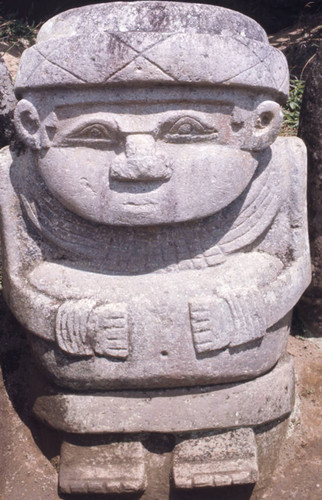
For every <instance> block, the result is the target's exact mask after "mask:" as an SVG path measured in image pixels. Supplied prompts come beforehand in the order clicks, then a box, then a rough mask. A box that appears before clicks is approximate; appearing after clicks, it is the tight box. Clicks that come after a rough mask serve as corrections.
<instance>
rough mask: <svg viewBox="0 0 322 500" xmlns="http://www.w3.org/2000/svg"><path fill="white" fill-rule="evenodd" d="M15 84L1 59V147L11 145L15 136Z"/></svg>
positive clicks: (0, 58)
mask: <svg viewBox="0 0 322 500" xmlns="http://www.w3.org/2000/svg"><path fill="white" fill-rule="evenodd" d="M16 102H17V101H16V98H15V95H14V91H13V84H12V81H11V78H10V75H9V72H8V70H7V67H6V65H5V63H4V61H3V59H2V57H0V147H3V146H5V145H6V144H9V142H10V140H11V139H12V136H13V131H14V124H13V110H14V108H15V105H16Z"/></svg>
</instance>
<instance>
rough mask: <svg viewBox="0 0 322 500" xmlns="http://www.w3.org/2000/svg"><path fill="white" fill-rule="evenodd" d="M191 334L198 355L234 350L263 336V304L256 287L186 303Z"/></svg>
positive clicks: (226, 292)
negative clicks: (225, 349) (228, 349)
mask: <svg viewBox="0 0 322 500" xmlns="http://www.w3.org/2000/svg"><path fill="white" fill-rule="evenodd" d="M189 311H190V324H191V332H192V338H193V343H194V348H195V351H196V353H197V354H204V353H211V352H214V351H218V350H221V349H224V348H226V347H228V346H231V347H235V346H238V345H241V344H246V343H247V342H251V341H252V340H255V339H258V338H261V337H263V335H264V334H265V331H266V322H265V304H264V299H263V297H262V294H261V291H260V290H259V289H258V288H255V287H253V288H247V289H246V288H240V289H234V290H232V289H228V288H227V289H225V288H224V287H223V288H222V289H218V290H217V295H215V296H212V297H199V298H196V299H192V300H191V301H190V303H189Z"/></svg>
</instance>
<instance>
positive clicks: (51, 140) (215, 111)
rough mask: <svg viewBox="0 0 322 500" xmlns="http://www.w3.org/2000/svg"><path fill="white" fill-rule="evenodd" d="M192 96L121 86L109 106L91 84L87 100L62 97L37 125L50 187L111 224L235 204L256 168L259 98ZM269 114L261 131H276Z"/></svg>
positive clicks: (181, 216) (166, 219)
mask: <svg viewBox="0 0 322 500" xmlns="http://www.w3.org/2000/svg"><path fill="white" fill-rule="evenodd" d="M123 90H124V89H123ZM188 94H190V100H187V91H186V90H180V89H176V90H175V91H171V90H169V92H162V91H160V92H158V90H157V89H153V90H151V89H150V90H147V91H144V90H142V89H141V90H140V91H138V92H135V91H133V92H132V93H129V91H127V90H124V92H122V91H121V90H118V92H117V93H116V92H115V96H114V97H113V93H112V92H110V93H108V95H106V96H105V97H106V99H105V102H102V96H101V95H100V92H99V91H97V96H95V90H94V91H92V92H82V97H83V99H82V101H81V102H80V101H78V100H77V99H74V101H73V102H68V99H65V100H62V101H59V100H58V102H56V103H55V104H54V106H53V109H52V110H51V112H49V113H48V114H47V115H46V118H45V119H44V120H42V121H41V123H40V125H39V137H40V145H39V152H38V154H37V163H38V169H39V172H40V174H41V176H42V178H43V179H44V181H45V183H46V185H47V187H48V188H49V190H50V191H51V193H52V194H53V195H54V196H55V197H56V198H57V199H59V200H60V201H61V203H62V204H63V205H64V206H65V207H66V208H68V209H69V210H71V211H72V212H73V213H75V214H77V215H79V216H81V217H82V218H85V219H88V220H91V221H94V222H99V223H104V224H112V225H134V226H135V225H155V224H167V223H176V222H183V221H188V220H194V219H199V218H203V217H207V216H209V215H212V214H214V213H216V212H218V211H219V210H221V209H222V208H223V207H225V206H227V205H229V204H230V203H231V202H232V201H233V200H235V199H236V198H237V197H238V196H239V195H240V194H241V193H242V192H243V191H244V189H245V188H246V187H247V185H248V184H249V182H250V181H251V178H252V176H253V174H254V172H255V169H256V167H257V161H256V160H255V159H254V156H253V154H252V153H251V152H249V151H246V150H244V149H251V148H250V147H247V142H251V141H252V138H253V135H254V133H253V132H254V130H256V125H255V120H256V116H257V114H256V112H254V97H251V96H247V95H246V94H245V95H243V98H242V103H241V102H239V101H240V96H239V97H238V98H239V101H238V102H237V105H236V102H234V92H230V93H227V92H226V93H225V95H220V93H219V95H216V92H215V91H212V92H209V93H205V92H203V91H202V90H198V89H194V90H193V91H192V92H191V91H189V92H188ZM129 96H130V97H129ZM223 97H224V98H223ZM236 100H237V97H236V99H235V101H236ZM25 102H26V101H25ZM272 104H275V103H272ZM262 115H263V113H262ZM266 115H267V117H268V118H267V117H266V118H267V120H268V123H267V124H266V125H265V124H264V125H263V124H260V126H258V131H259V135H260V134H263V131H262V129H263V128H264V129H265V128H266V126H267V127H270V128H271V121H272V118H273V114H272V113H271V115H272V116H271V117H270V115H269V113H267V112H266ZM29 118H30V113H29ZM257 119H258V118H257ZM261 119H262V122H264V120H263V116H262V118H261ZM22 123H23V120H22ZM23 125H24V127H25V128H28V126H27V123H23ZM29 128H31V127H29ZM253 149H256V148H253Z"/></svg>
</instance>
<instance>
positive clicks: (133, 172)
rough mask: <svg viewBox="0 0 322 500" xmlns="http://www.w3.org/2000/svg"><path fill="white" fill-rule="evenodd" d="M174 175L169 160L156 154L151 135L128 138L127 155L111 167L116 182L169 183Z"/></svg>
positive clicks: (126, 144)
mask: <svg viewBox="0 0 322 500" xmlns="http://www.w3.org/2000/svg"><path fill="white" fill-rule="evenodd" d="M171 175H172V164H171V162H170V161H169V159H168V158H167V157H166V156H165V155H162V154H160V153H157V152H156V144H155V140H154V138H153V137H152V135H150V134H132V135H128V136H127V137H126V142H125V154H122V155H120V156H119V157H118V158H116V159H115V160H114V162H113V163H112V165H111V170H110V176H111V178H112V179H114V180H118V181H123V182H126V181H128V182H130V181H140V182H149V181H150V182H151V181H163V182H165V181H168V180H169V179H170V177H171Z"/></svg>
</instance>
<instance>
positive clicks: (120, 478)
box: [59, 441, 147, 494]
mask: <svg viewBox="0 0 322 500" xmlns="http://www.w3.org/2000/svg"><path fill="white" fill-rule="evenodd" d="M146 485H147V477H146V467H145V451H144V447H143V445H142V443H141V442H114V443H109V444H101V445H95V446H81V445H74V444H71V443H67V442H66V441H65V442H64V443H63V445H62V448H61V462H60V470H59V488H60V491H61V492H62V493H83V494H84V493H104V494H106V493H118V494H122V493H132V492H138V491H144V490H145V488H146Z"/></svg>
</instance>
